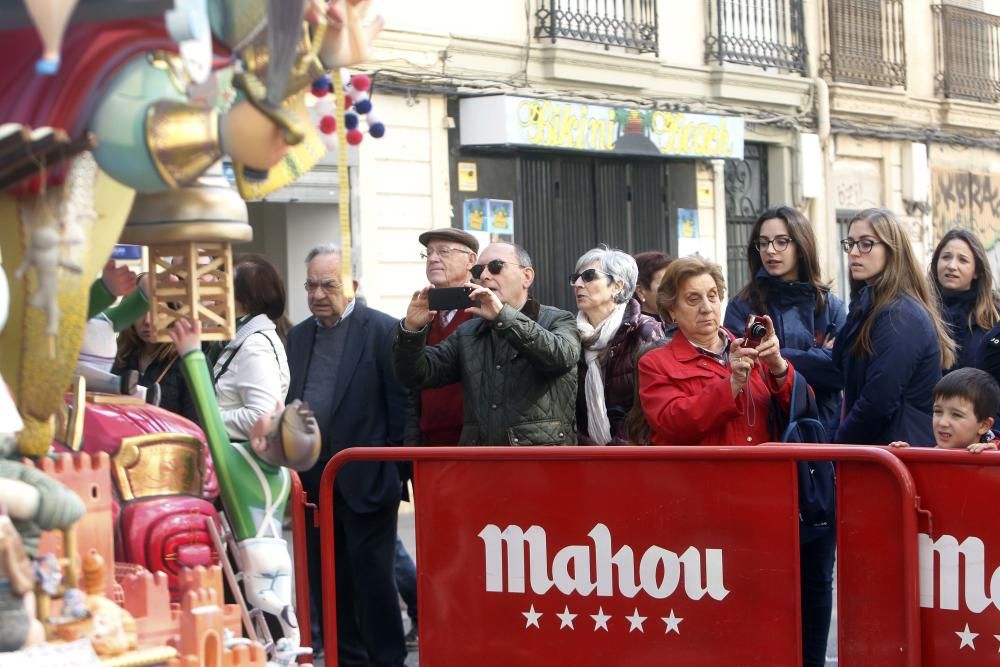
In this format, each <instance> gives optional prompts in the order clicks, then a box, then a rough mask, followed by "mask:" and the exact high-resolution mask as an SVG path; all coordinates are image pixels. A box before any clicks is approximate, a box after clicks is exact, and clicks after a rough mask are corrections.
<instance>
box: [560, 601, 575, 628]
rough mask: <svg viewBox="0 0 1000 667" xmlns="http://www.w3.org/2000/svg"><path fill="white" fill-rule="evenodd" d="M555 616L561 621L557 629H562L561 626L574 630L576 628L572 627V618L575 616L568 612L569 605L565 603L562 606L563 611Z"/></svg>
mask: <svg viewBox="0 0 1000 667" xmlns="http://www.w3.org/2000/svg"><path fill="white" fill-rule="evenodd" d="M556 616H557V617H558V618H559V620H560V621H562V622H561V623H560V624H559V629H560V630H562V629H563V628H569V629H570V630H576V628H574V627H573V619H574V618H576V614H571V613H570V611H569V605H566V606H565V607H563V613H561V614H558V613H557V614H556Z"/></svg>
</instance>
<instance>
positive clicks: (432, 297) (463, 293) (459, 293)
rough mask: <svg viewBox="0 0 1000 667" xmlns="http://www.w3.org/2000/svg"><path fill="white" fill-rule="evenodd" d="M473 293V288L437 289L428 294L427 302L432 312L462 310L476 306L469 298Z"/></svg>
mask: <svg viewBox="0 0 1000 667" xmlns="http://www.w3.org/2000/svg"><path fill="white" fill-rule="evenodd" d="M471 291H472V288H471V287H435V288H434V289H432V290H429V291H428V292H427V301H428V304H429V307H430V309H431V310H436V311H439V312H440V311H448V310H462V309H464V308H469V307H471V306H475V305H476V302H475V301H473V300H472V299H470V298H469V292H471Z"/></svg>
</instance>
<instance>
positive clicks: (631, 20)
mask: <svg viewBox="0 0 1000 667" xmlns="http://www.w3.org/2000/svg"><path fill="white" fill-rule="evenodd" d="M535 19H536V23H535V37H549V38H551V39H552V41H553V42H555V41H556V39H560V38H561V39H575V40H577V41H581V42H590V43H592V44H602V45H603V46H604V48H605V49H608V48H610V47H612V46H622V47H625V48H627V49H635V50H636V51H638V52H639V53H649V52H652V53H657V54H658V53H659V41H658V35H657V30H658V28H657V14H656V0H539V3H538V10H537V11H536V12H535Z"/></svg>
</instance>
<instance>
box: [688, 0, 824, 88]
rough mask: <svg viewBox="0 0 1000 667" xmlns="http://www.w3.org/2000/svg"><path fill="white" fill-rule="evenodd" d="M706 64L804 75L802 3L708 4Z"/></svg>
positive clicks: (740, 0)
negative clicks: (724, 63)
mask: <svg viewBox="0 0 1000 667" xmlns="http://www.w3.org/2000/svg"><path fill="white" fill-rule="evenodd" d="M708 24H709V36H708V37H707V38H706V39H705V47H706V54H705V59H706V61H708V62H712V61H713V60H714V61H718V62H719V63H720V64H721V63H723V62H730V63H741V64H744V65H755V66H757V67H763V68H765V69H766V68H768V67H773V68H775V69H781V70H788V71H790V72H799V73H800V74H805V72H806V41H805V35H804V30H803V25H802V0H709V2H708Z"/></svg>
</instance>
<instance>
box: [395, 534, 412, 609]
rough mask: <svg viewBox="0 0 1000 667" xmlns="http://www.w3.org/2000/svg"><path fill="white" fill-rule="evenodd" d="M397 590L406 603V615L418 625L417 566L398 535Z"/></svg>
mask: <svg viewBox="0 0 1000 667" xmlns="http://www.w3.org/2000/svg"><path fill="white" fill-rule="evenodd" d="M395 572H396V588H397V589H399V597H401V598H403V602H405V603H406V615H407V616H409V617H410V621H411V622H412V623H413V625H414V626H416V625H417V566H416V564H415V563H414V562H413V559H412V558H410V554H409V553H407V551H406V547H405V546H404V545H403V541H402V540H401V539H399V535H396V564H395Z"/></svg>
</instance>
